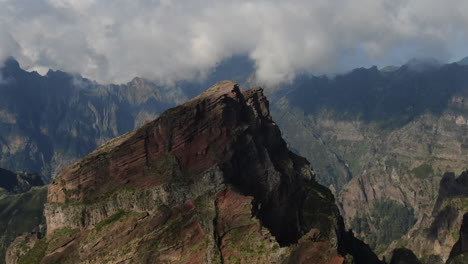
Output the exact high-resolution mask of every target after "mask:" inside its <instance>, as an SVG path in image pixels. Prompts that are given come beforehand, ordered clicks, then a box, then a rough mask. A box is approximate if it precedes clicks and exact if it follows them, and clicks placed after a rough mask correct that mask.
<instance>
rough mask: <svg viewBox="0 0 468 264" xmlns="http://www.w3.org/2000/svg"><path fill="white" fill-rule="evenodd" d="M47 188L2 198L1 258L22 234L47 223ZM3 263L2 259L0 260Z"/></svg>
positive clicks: (0, 218) (34, 189)
mask: <svg viewBox="0 0 468 264" xmlns="http://www.w3.org/2000/svg"><path fill="white" fill-rule="evenodd" d="M46 198H47V188H46V187H40V188H33V189H31V190H30V191H28V192H26V193H22V194H16V195H8V196H5V197H4V198H2V199H0V233H1V234H2V236H3V237H4V238H3V239H2V241H3V243H1V244H0V258H1V259H5V252H6V249H7V247H8V245H9V244H10V243H11V242H12V241H13V240H14V239H15V238H16V237H17V236H18V235H20V234H22V233H25V232H32V231H36V232H37V231H41V230H39V225H41V224H44V223H45V218H44V215H43V211H44V203H45V201H46ZM0 263H1V261H0Z"/></svg>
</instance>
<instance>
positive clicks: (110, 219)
mask: <svg viewBox="0 0 468 264" xmlns="http://www.w3.org/2000/svg"><path fill="white" fill-rule="evenodd" d="M125 215H126V213H125V211H124V210H118V211H117V213H115V214H113V215H111V216H109V217H108V218H106V219H104V220H103V221H101V222H99V223H97V224H96V225H95V226H94V228H95V229H96V231H97V232H99V231H101V229H102V228H103V227H105V226H107V225H110V224H112V223H114V222H116V221H118V220H119V219H121V218H122V217H123V216H125Z"/></svg>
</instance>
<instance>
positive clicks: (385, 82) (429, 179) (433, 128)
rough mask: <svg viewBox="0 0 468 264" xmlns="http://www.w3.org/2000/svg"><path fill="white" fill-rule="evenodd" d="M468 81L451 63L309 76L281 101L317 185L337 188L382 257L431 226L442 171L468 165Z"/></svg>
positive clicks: (350, 216)
mask: <svg viewBox="0 0 468 264" xmlns="http://www.w3.org/2000/svg"><path fill="white" fill-rule="evenodd" d="M467 76H468V67H467V66H461V65H457V64H450V65H441V66H438V67H435V68H430V69H427V70H424V71H420V72H415V71H412V70H411V67H409V66H408V65H404V66H402V67H399V68H398V69H394V70H393V71H390V72H387V71H380V70H378V69H377V68H376V67H372V68H369V69H364V68H360V69H356V70H353V71H352V72H350V73H347V74H343V75H338V76H336V77H334V78H328V77H310V78H305V79H303V80H299V81H297V82H296V83H295V84H294V85H293V87H294V89H292V90H291V91H289V93H287V94H286V95H284V96H282V97H281V98H279V99H278V100H277V101H275V102H274V104H273V105H274V106H273V114H272V115H273V116H274V118H275V120H276V121H277V122H278V124H279V126H281V127H282V131H283V133H284V137H285V140H286V141H287V142H288V143H289V144H290V146H291V147H292V148H293V149H295V150H296V151H297V152H298V153H300V154H301V155H304V156H305V157H306V158H308V159H309V160H313V161H314V168H315V169H316V172H317V179H318V181H319V182H321V183H323V184H326V185H327V186H330V188H331V189H332V190H336V197H337V202H338V205H339V207H340V209H341V212H342V214H343V216H344V218H345V222H346V223H347V224H348V227H349V228H352V229H353V230H354V231H355V233H356V234H357V236H358V237H360V238H362V239H364V241H366V242H367V243H369V244H371V245H372V247H373V248H374V249H375V250H376V251H377V252H378V253H383V252H384V251H385V249H386V248H387V246H388V245H389V244H391V242H392V241H394V240H398V239H400V238H403V237H404V236H408V232H409V231H410V230H412V229H413V227H414V226H419V225H421V224H423V223H426V224H427V223H429V222H431V221H433V219H432V217H433V214H432V212H433V209H434V206H435V202H436V200H437V197H438V190H439V183H440V181H441V179H442V175H444V173H445V172H450V171H452V172H455V173H456V174H459V173H460V172H462V171H463V170H464V168H465V167H466V164H468V159H467V157H468V156H467V155H466V154H467V153H468V152H467V148H466V146H467V142H468V125H467V124H468V123H467V122H466V120H468V104H467V102H468V100H467V98H468V96H467V95H468V90H467V88H466V87H468V86H467V84H468V77H467ZM394 215H399V217H398V218H395V217H394ZM426 224H423V225H426ZM426 228H427V226H426ZM377 230H378V231H379V232H376V231H377ZM447 242H448V241H447ZM453 242H454V241H453ZM452 245H453V244H450V243H448V244H444V245H443V247H444V248H447V249H449V248H451V246H452ZM433 250H434V248H432V247H430V248H427V252H429V251H433ZM447 254H448V253H447ZM416 255H417V256H418V257H422V256H421V255H418V254H416Z"/></svg>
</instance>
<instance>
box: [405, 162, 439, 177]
mask: <svg viewBox="0 0 468 264" xmlns="http://www.w3.org/2000/svg"><path fill="white" fill-rule="evenodd" d="M410 172H411V173H412V174H414V176H416V177H417V178H419V179H426V178H428V177H429V176H433V175H434V169H433V168H432V166H431V165H430V164H426V163H423V164H421V165H419V166H418V167H416V168H414V169H412V170H411V171H410Z"/></svg>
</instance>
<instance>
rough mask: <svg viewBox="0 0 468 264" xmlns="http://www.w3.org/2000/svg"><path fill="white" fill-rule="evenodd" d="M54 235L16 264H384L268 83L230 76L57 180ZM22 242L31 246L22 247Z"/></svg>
mask: <svg viewBox="0 0 468 264" xmlns="http://www.w3.org/2000/svg"><path fill="white" fill-rule="evenodd" d="M45 215H46V220H47V236H46V237H45V238H44V239H42V240H39V241H38V242H37V243H34V245H30V247H31V250H29V251H28V252H27V253H24V252H23V251H20V250H18V245H19V244H21V243H22V242H21V239H18V240H17V241H16V242H15V244H13V245H12V246H11V248H10V250H9V256H10V258H9V263H21V261H26V260H27V261H31V260H34V261H40V262H41V263H53V262H58V261H61V262H62V263H77V262H80V263H96V262H103V261H104V262H107V263H134V262H135V261H137V262H138V263H146V262H148V261H150V260H151V262H158V263H237V262H241V263H344V261H345V257H346V258H347V259H348V260H350V259H354V261H355V262H356V263H378V262H379V261H378V260H377V258H376V257H375V255H374V254H373V253H372V252H371V251H370V250H369V249H368V247H367V246H366V245H365V244H363V243H362V242H360V241H358V240H356V239H355V238H354V237H353V236H352V234H351V233H347V232H344V225H343V222H342V220H341V217H340V216H339V213H338V209H337V207H336V206H335V204H334V198H333V195H332V194H331V192H330V191H329V190H328V189H327V188H325V187H323V186H321V185H319V184H318V183H317V182H316V181H315V179H314V172H313V171H312V169H311V167H310V164H309V163H308V162H307V161H306V160H305V159H304V158H302V157H299V156H297V155H295V154H294V153H292V152H290V151H289V150H288V149H287V146H286V143H285V142H284V140H283V139H282V138H281V133H280V131H279V129H278V127H277V126H276V124H275V123H274V122H273V121H272V119H271V116H270V113H269V107H268V101H267V100H266V98H265V96H264V95H263V92H262V89H261V88H253V89H250V90H247V91H244V92H241V91H240V90H239V88H238V86H237V85H236V84H235V83H233V82H228V81H225V82H220V83H218V84H216V85H214V86H213V87H211V88H209V89H208V90H207V91H205V92H204V93H202V94H201V95H199V96H197V97H195V98H194V99H192V100H190V101H188V102H186V103H185V104H183V105H180V106H178V107H176V108H173V109H169V110H168V111H166V112H165V113H163V114H162V115H161V116H160V117H159V118H157V119H156V120H154V121H152V122H149V123H147V124H145V125H144V126H143V127H141V128H140V129H138V130H136V131H134V132H131V133H128V134H126V135H124V136H122V137H120V138H117V139H114V140H111V141H110V142H108V143H106V144H104V145H103V146H101V147H99V148H98V149H97V150H95V151H94V152H92V153H91V154H89V155H88V156H86V157H84V158H83V159H82V160H80V161H78V162H76V163H75V164H73V165H72V166H70V167H69V168H67V169H65V170H64V171H63V173H62V175H61V176H60V177H58V178H57V179H55V180H54V181H53V182H52V183H51V184H50V185H49V194H48V202H47V204H46V209H45ZM23 245H24V243H23Z"/></svg>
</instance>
